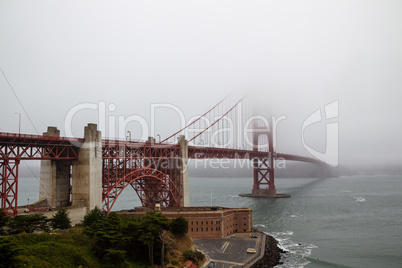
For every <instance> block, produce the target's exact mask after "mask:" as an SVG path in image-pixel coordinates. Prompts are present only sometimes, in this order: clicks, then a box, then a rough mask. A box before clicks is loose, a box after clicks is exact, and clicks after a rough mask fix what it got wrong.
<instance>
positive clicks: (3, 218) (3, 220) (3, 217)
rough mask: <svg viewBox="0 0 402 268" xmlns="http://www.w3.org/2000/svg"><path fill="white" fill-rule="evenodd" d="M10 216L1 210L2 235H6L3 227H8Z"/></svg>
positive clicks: (0, 232) (0, 227)
mask: <svg viewBox="0 0 402 268" xmlns="http://www.w3.org/2000/svg"><path fill="white" fill-rule="evenodd" d="M9 219H10V216H8V215H7V213H6V212H5V211H4V209H2V208H0V235H3V234H4V230H3V227H4V226H6V225H7V222H8V221H9Z"/></svg>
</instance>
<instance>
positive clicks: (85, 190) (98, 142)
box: [72, 124, 102, 210]
mask: <svg viewBox="0 0 402 268" xmlns="http://www.w3.org/2000/svg"><path fill="white" fill-rule="evenodd" d="M84 133H85V134H84V140H85V141H84V143H83V144H82V146H81V148H80V150H79V152H78V160H77V161H76V162H74V164H73V176H72V177H73V179H72V181H73V183H72V184H73V185H72V186H73V189H72V201H73V206H81V207H82V206H83V207H87V208H88V209H89V210H92V209H93V208H95V206H98V207H99V208H101V207H102V136H101V132H100V131H98V130H97V125H96V124H88V126H86V127H85V131H84Z"/></svg>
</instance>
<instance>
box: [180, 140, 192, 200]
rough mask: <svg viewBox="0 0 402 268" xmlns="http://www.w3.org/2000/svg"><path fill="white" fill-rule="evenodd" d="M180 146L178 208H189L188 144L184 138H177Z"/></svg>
mask: <svg viewBox="0 0 402 268" xmlns="http://www.w3.org/2000/svg"><path fill="white" fill-rule="evenodd" d="M179 145H180V160H181V163H180V206H181V207H188V206H190V196H189V190H188V144H187V140H186V138H185V137H184V136H180V137H179Z"/></svg>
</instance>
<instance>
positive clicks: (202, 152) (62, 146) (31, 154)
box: [0, 132, 324, 165]
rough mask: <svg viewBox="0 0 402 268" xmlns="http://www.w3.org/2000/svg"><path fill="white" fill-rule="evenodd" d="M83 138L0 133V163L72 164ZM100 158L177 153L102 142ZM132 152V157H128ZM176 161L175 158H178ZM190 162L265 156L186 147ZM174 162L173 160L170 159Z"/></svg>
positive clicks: (171, 148) (162, 146)
mask: <svg viewBox="0 0 402 268" xmlns="http://www.w3.org/2000/svg"><path fill="white" fill-rule="evenodd" d="M83 142H84V139H82V138H68V137H50V136H43V135H27V134H15V133H6V132H0V160H6V159H7V160H16V159H18V160H31V159H32V160H33V159H38V160H40V159H47V160H66V159H70V160H74V159H77V157H78V150H79V147H80V146H81V145H82V143H83ZM102 149H103V156H102V158H104V159H105V158H109V159H110V158H114V159H115V158H138V157H144V156H145V157H172V156H171V154H172V153H174V152H177V150H178V145H177V144H169V143H155V144H150V143H147V142H138V141H125V140H110V139H103V140H102ZM127 152H131V153H127ZM274 156H275V158H276V159H284V160H290V161H302V162H308V163H313V164H318V165H322V164H324V163H323V162H321V161H319V160H317V159H313V158H310V157H304V156H298V155H292V154H284V153H274ZM175 157H178V156H177V155H176V156H175ZM188 157H189V158H198V159H199V158H204V159H212V158H215V159H217V158H218V159H219V158H226V159H253V158H258V159H264V158H267V157H268V152H265V151H255V150H244V149H237V148H219V147H206V146H189V147H188ZM173 158H174V157H173Z"/></svg>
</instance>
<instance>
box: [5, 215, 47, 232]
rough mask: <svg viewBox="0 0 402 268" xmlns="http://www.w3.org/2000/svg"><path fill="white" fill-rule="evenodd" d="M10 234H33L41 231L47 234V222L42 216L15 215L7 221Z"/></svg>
mask: <svg viewBox="0 0 402 268" xmlns="http://www.w3.org/2000/svg"><path fill="white" fill-rule="evenodd" d="M7 226H8V227H9V228H10V233H12V234H18V233H22V232H25V233H33V232H35V231H39V230H42V231H44V232H49V220H48V219H47V218H46V217H45V216H44V215H43V214H42V213H39V214H33V215H17V216H15V217H13V218H11V219H10V220H9V221H8V224H7Z"/></svg>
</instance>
